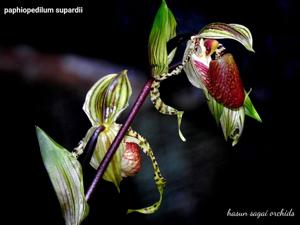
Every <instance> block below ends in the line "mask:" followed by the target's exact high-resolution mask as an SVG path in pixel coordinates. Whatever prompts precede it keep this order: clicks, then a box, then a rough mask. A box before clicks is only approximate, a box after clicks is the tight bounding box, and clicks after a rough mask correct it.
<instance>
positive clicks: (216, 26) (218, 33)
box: [199, 23, 254, 52]
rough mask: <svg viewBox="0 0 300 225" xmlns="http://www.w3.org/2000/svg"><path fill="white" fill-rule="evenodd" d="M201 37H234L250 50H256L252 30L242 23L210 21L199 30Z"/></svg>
mask: <svg viewBox="0 0 300 225" xmlns="http://www.w3.org/2000/svg"><path fill="white" fill-rule="evenodd" d="M199 37H200V38H208V39H226V38H229V39H233V40H236V41H238V42H240V43H241V44H242V45H244V46H245V48H246V49H248V50H249V51H251V52H254V50H253V47H252V45H253V40H252V35H251V32H250V31H249V29H248V28H247V27H245V26H243V25H240V24H226V23H210V24H208V25H206V26H205V27H204V28H203V29H202V30H201V31H200V32H199Z"/></svg>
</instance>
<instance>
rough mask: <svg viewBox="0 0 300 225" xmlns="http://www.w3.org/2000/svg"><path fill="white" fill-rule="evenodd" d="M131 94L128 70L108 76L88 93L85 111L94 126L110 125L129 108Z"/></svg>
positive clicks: (84, 106)
mask: <svg viewBox="0 0 300 225" xmlns="http://www.w3.org/2000/svg"><path fill="white" fill-rule="evenodd" d="M131 93H132V90H131V85H130V82H129V80H128V77H127V70H123V71H122V72H121V73H119V74H109V75H106V76H105V77H103V78H101V79H100V80H99V81H97V82H96V83H95V84H94V85H93V86H92V88H91V89H90V90H89V91H88V93H87V95H86V98H85V102H84V105H83V110H84V112H85V113H86V115H87V116H88V118H89V119H90V121H91V123H92V125H93V126H95V127H96V126H99V125H102V124H104V125H105V124H108V125H109V124H111V123H113V122H115V121H116V119H117V117H118V116H119V114H120V113H121V112H122V111H123V110H125V108H126V107H127V106H128V101H129V98H130V96H131Z"/></svg>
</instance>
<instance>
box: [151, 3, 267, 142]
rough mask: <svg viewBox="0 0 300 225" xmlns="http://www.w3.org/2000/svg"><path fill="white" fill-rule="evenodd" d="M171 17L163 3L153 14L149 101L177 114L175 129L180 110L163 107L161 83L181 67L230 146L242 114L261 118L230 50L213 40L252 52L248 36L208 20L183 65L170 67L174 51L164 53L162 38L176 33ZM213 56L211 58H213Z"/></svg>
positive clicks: (189, 45)
mask: <svg viewBox="0 0 300 225" xmlns="http://www.w3.org/2000/svg"><path fill="white" fill-rule="evenodd" d="M175 29H176V20H175V18H174V17H173V14H172V12H171V10H170V9H169V8H168V7H167V4H166V3H165V1H162V4H161V6H160V9H159V11H158V13H157V14H156V17H155V20H154V23H153V27H152V30H151V34H150V39H149V56H150V65H151V67H152V76H153V77H154V82H153V84H152V86H151V93H150V94H151V100H152V102H153V105H154V106H155V108H156V109H157V110H158V111H159V112H160V113H162V114H167V115H177V118H178V131H179V136H180V138H181V139H182V140H183V141H185V138H184V136H183V135H182V133H181V131H180V125H181V120H182V115H183V111H179V110H177V109H175V108H173V107H171V106H168V105H166V104H165V103H164V102H163V101H162V100H161V98H160V92H159V87H160V82H161V81H162V80H165V79H167V78H168V77H170V76H173V75H177V74H180V73H181V71H182V69H184V70H185V72H186V74H187V77H188V79H189V81H190V82H191V83H192V84H193V85H194V86H196V87H198V88H201V89H203V91H204V93H205V95H206V98H207V102H208V105H209V108H210V110H211V112H212V114H213V116H214V117H215V119H216V121H217V123H218V124H219V123H220V124H221V127H222V130H223V133H224V137H225V139H226V140H227V139H228V137H229V138H231V139H233V142H232V144H233V145H235V144H236V143H237V142H238V140H239V138H240V136H241V134H242V131H243V126H244V119H245V114H246V115H248V116H250V117H252V118H254V119H256V120H258V121H261V119H260V117H259V115H258V113H257V112H256V110H255V108H254V106H253V105H252V102H251V100H250V98H249V96H248V95H249V93H248V94H246V92H245V90H244V87H243V83H242V81H241V78H240V74H239V70H238V67H237V65H236V63H235V61H234V58H233V56H232V55H231V54H230V53H225V52H224V50H225V48H224V47H223V46H222V44H220V43H219V42H218V41H217V40H216V39H233V40H236V41H238V42H240V43H241V44H242V45H243V46H244V47H245V48H246V49H248V50H249V51H252V52H254V50H253V47H252V42H253V41H252V35H251V32H250V31H249V29H248V28H246V27H245V26H243V25H240V24H225V23H211V24H208V25H207V26H205V27H204V28H203V29H202V30H201V31H200V32H199V34H197V35H195V36H192V37H191V40H189V41H188V43H187V47H186V50H185V53H184V57H183V60H182V64H181V65H179V66H177V67H176V68H175V69H174V70H173V71H168V65H169V64H170V62H171V61H172V59H173V56H174V55H173V53H174V50H172V51H171V53H170V54H169V55H168V54H167V46H166V44H167V42H168V41H169V40H170V39H171V38H173V37H175V35H176V31H175ZM213 56H214V57H213Z"/></svg>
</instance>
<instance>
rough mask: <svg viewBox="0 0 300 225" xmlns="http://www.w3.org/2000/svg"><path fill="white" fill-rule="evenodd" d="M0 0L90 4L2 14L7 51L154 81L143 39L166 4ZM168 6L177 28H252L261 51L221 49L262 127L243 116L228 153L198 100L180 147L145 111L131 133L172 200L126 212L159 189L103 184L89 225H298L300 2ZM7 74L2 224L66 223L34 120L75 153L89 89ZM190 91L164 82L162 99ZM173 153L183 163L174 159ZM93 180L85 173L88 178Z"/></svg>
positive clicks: (178, 82)
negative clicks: (104, 63) (85, 60)
mask: <svg viewBox="0 0 300 225" xmlns="http://www.w3.org/2000/svg"><path fill="white" fill-rule="evenodd" d="M1 4H6V5H4V6H3V7H15V6H19V7H20V6H23V7H29V6H35V7H36V6H44V7H47V6H48V7H73V6H75V7H76V6H83V7H84V13H83V14H81V15H74V14H72V15H3V12H2V11H1V13H0V14H1V17H0V32H1V33H0V47H1V49H3V48H6V47H13V46H18V45H27V46H31V47H34V48H35V49H36V50H38V51H40V52H45V53H55V54H66V53H68V54H78V55H81V56H85V57H92V58H99V59H105V60H108V61H111V62H114V63H116V64H121V65H128V66H131V67H135V68H138V69H139V70H142V71H145V74H147V71H148V64H147V41H148V35H149V31H150V29H151V25H152V21H153V18H154V15H155V12H156V10H157V8H158V6H159V1H122V0H116V1H115V0H110V1H98V3H97V4H96V3H92V2H89V1H72V2H71V1H70V2H65V3H56V2H53V1H51V2H50V1H38V0H36V1H33V0H31V1H25V0H24V1H21V0H20V1H17V2H16V3H14V2H7V3H1ZM168 5H169V7H170V8H171V9H172V11H173V13H174V14H175V17H176V19H177V22H178V29H177V31H178V32H177V33H183V32H197V31H198V30H200V29H201V28H202V27H203V26H204V25H205V24H207V23H209V22H215V21H220V22H226V23H240V24H243V25H245V26H247V27H248V28H249V29H250V30H251V31H252V34H253V39H254V49H255V51H256V53H255V54H252V53H249V52H247V51H246V50H245V49H244V48H243V47H242V46H241V45H239V44H238V43H233V42H231V41H224V42H223V43H225V45H226V47H227V49H230V51H231V52H232V53H233V54H234V55H235V58H236V61H237V63H238V64H239V65H240V70H241V73H242V78H243V81H244V84H245V87H246V89H247V90H248V89H249V88H250V87H252V88H253V91H252V95H251V96H252V101H253V102H254V105H255V106H256V108H257V110H258V111H259V113H260V115H261V117H262V120H263V123H262V124H259V123H257V122H255V121H253V120H251V119H250V118H247V119H246V123H245V130H244V133H243V137H242V139H241V141H240V143H239V144H238V145H237V146H236V147H234V148H232V147H231V146H230V143H226V142H225V141H224V140H223V138H222V133H221V131H220V128H217V127H216V126H215V123H214V121H213V118H212V117H211V115H210V114H209V112H208V109H207V106H206V105H205V104H203V103H201V104H199V106H198V107H196V108H193V109H192V110H186V113H185V117H184V120H183V132H185V133H186V136H187V138H188V143H185V144H184V143H181V142H180V141H179V140H178V137H177V134H176V126H175V125H176V122H175V120H172V118H171V119H170V118H166V119H165V117H163V116H161V115H159V114H158V113H156V112H155V110H154V109H153V108H149V109H147V110H144V111H142V112H141V113H140V114H139V115H138V118H137V119H136V121H135V126H136V127H137V128H139V129H140V131H141V133H143V134H144V135H145V136H147V137H149V140H150V143H151V144H152V146H153V148H155V149H157V151H158V152H159V153H158V161H159V163H160V164H161V165H162V170H163V169H164V171H162V172H163V174H164V175H165V176H166V178H167V180H168V186H167V188H166V200H165V201H164V202H163V205H162V207H161V209H160V210H159V212H158V213H157V214H155V215H139V214H132V215H128V216H126V215H125V208H126V205H127V204H129V205H130V204H131V205H133V206H139V205H140V206H142V205H143V204H144V201H145V199H146V200H147V196H145V195H146V194H148V193H152V192H149V191H148V192H146V194H145V195H143V190H140V189H139V188H138V187H137V186H138V185H139V182H135V181H134V179H128V180H126V181H125V182H123V183H122V187H123V189H122V190H123V191H122V193H121V195H118V194H117V192H116V190H115V189H114V187H113V186H112V185H110V184H109V183H105V182H103V183H102V186H101V187H100V188H99V189H98V191H97V193H96V194H95V196H94V197H93V200H92V202H91V203H90V206H91V212H90V216H89V218H88V219H87V220H86V221H85V222H84V224H107V223H115V222H119V223H123V224H178V225H179V224H214V223H218V224H220V223H225V224H295V223H296V221H297V219H298V213H299V211H298V210H299V208H298V205H299V200H298V192H299V187H298V182H297V181H298V180H299V172H298V171H299V166H298V164H299V162H298V160H299V158H298V154H297V152H298V151H299V147H298V140H297V138H298V134H299V132H298V129H299V128H298V126H297V124H298V117H299V116H298V110H297V105H298V101H299V98H298V96H299V94H298V86H299V82H298V80H299V79H297V78H298V76H299V72H300V63H299V51H300V45H299V43H298V41H299V34H298V31H297V29H298V27H299V26H298V24H297V19H298V18H297V15H296V14H297V13H298V12H299V10H298V9H297V7H296V3H295V2H293V1H284V0H278V1H270V2H264V1H258V0H255V1H248V2H243V1H218V0H217V1H213V2H212V1H190V0H185V1H168ZM3 7H1V10H2V9H3ZM1 49H0V51H1ZM0 76H1V77H0V79H1V87H0V89H1V95H0V96H1V121H2V122H1V125H2V129H1V130H2V132H3V134H4V135H1V136H2V138H1V159H2V160H1V161H2V163H1V174H2V175H3V176H2V182H1V186H2V188H4V190H3V191H2V196H3V198H4V200H5V201H4V203H3V207H4V208H5V213H4V214H3V216H2V220H4V221H8V222H7V224H17V223H23V224H63V219H62V218H61V214H60V209H59V204H58V202H57V200H56V197H55V193H54V192H53V190H52V189H51V183H50V181H49V180H48V177H47V173H46V171H45V169H44V167H43V164H42V161H41V157H40V153H39V150H38V144H37V140H36V137H35V128H34V125H35V124H38V125H39V126H41V127H42V128H43V129H45V130H46V131H47V132H48V133H49V134H50V135H51V136H52V137H53V138H54V139H55V140H57V141H58V142H59V143H61V144H62V145H64V146H66V147H67V148H69V149H71V148H72V147H74V146H75V145H76V143H77V142H78V140H79V139H80V138H81V137H82V136H83V135H84V133H85V131H86V130H87V129H88V128H89V122H88V120H87V119H86V117H85V115H84V114H83V112H82V111H81V105H82V102H83V99H84V93H85V92H86V91H87V89H83V90H77V89H76V88H75V87H64V86H63V85H58V84H56V83H47V82H42V81H39V82H28V80H26V78H24V77H23V76H22V75H21V74H18V73H11V72H5V71H1V75H0ZM143 79H145V80H146V75H145V77H143ZM192 88H193V87H192V86H191V85H190V84H189V83H188V81H187V79H186V77H185V76H184V75H181V76H180V77H178V78H174V79H171V80H170V81H169V83H168V84H167V82H166V83H165V84H163V85H162V94H163V96H164V98H165V99H166V100H167V101H168V102H170V104H171V103H172V102H173V104H176V103H177V102H176V100H174V98H176V97H177V92H178V93H180V92H179V91H178V90H180V89H188V90H189V89H192ZM134 92H138V90H134ZM174 96H175V97H174ZM185 101H186V102H188V101H189V100H188V99H187V100H185ZM177 107H178V108H180V107H181V108H183V106H180V105H178V106H177ZM145 118H147V119H145ZM149 118H153V119H149ZM173 119H174V118H173ZM145 120H147V121H145ZM149 121H150V123H151V124H150V125H149ZM166 121H167V122H166ZM170 123H171V125H170ZM185 124H186V125H185ZM169 128H171V129H169ZM172 154H173V155H172ZM174 154H177V156H178V158H175V160H171V157H173V156H174ZM160 156H161V158H160ZM172 159H173V158H172ZM180 160H183V161H184V163H185V164H184V165H185V166H184V167H182V169H178V168H179V167H180V165H182V164H181V162H180ZM180 168H181V167H180ZM175 171H176V172H175ZM91 175H92V172H91V171H88V172H87V180H88V179H90V177H89V176H91ZM135 190H138V192H135ZM153 192H154V189H153ZM154 193H155V192H154ZM153 196H154V198H155V197H157V196H156V195H155V194H154V195H153ZM135 204H136V205H135ZM229 208H231V209H232V210H236V211H248V212H249V211H251V210H252V211H264V210H267V209H268V210H269V211H272V210H274V211H278V210H279V211H280V210H281V209H282V208H284V209H286V210H290V209H293V211H294V212H295V216H294V217H280V218H275V217H268V218H261V219H255V218H249V217H247V218H236V217H227V216H226V212H227V210H228V209H229Z"/></svg>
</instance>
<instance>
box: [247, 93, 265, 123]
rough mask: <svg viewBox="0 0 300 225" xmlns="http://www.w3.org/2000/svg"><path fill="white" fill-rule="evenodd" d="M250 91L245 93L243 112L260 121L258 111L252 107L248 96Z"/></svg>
mask: <svg viewBox="0 0 300 225" xmlns="http://www.w3.org/2000/svg"><path fill="white" fill-rule="evenodd" d="M249 94H250V91H249V92H248V93H247V94H246V97H245V101H244V107H245V114H246V115H247V116H249V117H251V118H253V119H255V120H257V121H258V122H262V120H261V118H260V116H259V114H258V112H257V111H256V109H255V108H254V106H253V104H252V102H251V100H250V97H249Z"/></svg>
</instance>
